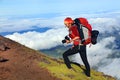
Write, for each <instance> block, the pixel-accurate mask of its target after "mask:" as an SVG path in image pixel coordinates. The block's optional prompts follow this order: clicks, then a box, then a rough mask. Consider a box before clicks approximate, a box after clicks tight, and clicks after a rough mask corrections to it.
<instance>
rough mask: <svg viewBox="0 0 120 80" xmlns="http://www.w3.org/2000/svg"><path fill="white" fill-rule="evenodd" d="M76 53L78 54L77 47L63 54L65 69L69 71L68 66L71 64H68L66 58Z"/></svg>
mask: <svg viewBox="0 0 120 80" xmlns="http://www.w3.org/2000/svg"><path fill="white" fill-rule="evenodd" d="M77 52H78V46H75V47H73V48H70V49H68V50H67V51H65V52H64V53H63V59H64V62H65V64H66V66H67V68H69V69H70V68H72V67H71V65H70V63H71V62H70V60H69V58H68V56H70V55H73V54H75V53H77Z"/></svg>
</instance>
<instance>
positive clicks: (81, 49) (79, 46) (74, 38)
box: [62, 17, 90, 77]
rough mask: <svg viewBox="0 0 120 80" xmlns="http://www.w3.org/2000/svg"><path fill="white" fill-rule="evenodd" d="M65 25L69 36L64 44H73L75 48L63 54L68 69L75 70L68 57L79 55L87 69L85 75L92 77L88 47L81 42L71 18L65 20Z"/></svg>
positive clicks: (63, 41)
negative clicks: (87, 53)
mask: <svg viewBox="0 0 120 80" xmlns="http://www.w3.org/2000/svg"><path fill="white" fill-rule="evenodd" d="M64 24H65V26H66V27H67V28H68V29H69V30H68V31H69V35H68V36H66V37H65V39H64V40H62V43H67V44H68V43H71V42H72V43H73V46H72V47H71V48H70V49H68V50H67V51H65V52H64V53H63V59H64V62H65V64H66V66H67V68H68V69H70V70H73V68H72V67H71V62H70V60H69V58H68V56H70V55H73V54H76V53H79V54H80V56H81V59H82V61H83V63H84V65H85V68H86V70H84V71H85V74H86V76H88V77H90V65H89V63H88V60H87V55H86V45H84V44H83V43H82V41H81V38H80V34H79V32H78V28H77V25H75V23H74V20H72V18H70V17H67V18H65V20H64Z"/></svg>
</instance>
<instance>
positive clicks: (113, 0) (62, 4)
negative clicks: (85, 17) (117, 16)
mask: <svg viewBox="0 0 120 80" xmlns="http://www.w3.org/2000/svg"><path fill="white" fill-rule="evenodd" d="M119 3H120V0H50V1H48V0H0V16H29V15H33V16H35V15H36V16H41V17H42V16H43V17H50V16H54V15H56V14H57V15H65V14H76V13H91V12H101V11H114V10H120V5H119Z"/></svg>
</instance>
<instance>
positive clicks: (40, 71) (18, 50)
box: [0, 36, 115, 80]
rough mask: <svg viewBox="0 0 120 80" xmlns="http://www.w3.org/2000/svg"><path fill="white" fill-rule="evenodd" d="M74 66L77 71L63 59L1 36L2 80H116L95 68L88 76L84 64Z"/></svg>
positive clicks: (0, 63) (0, 77)
mask: <svg viewBox="0 0 120 80" xmlns="http://www.w3.org/2000/svg"><path fill="white" fill-rule="evenodd" d="M72 66H73V68H74V69H75V70H76V71H70V70H68V69H67V68H66V66H65V64H64V63H63V60H57V59H54V58H51V57H49V56H46V55H44V54H43V53H41V52H39V51H36V50H33V49H30V48H28V47H26V46H24V45H21V44H19V43H17V42H15V41H13V40H10V39H8V38H5V37H3V36H0V80H115V78H113V77H111V76H108V75H105V74H103V73H102V72H97V71H95V70H92V71H91V77H90V78H88V77H87V76H86V75H85V74H84V71H83V69H84V66H82V65H79V66H78V65H74V64H73V65H72Z"/></svg>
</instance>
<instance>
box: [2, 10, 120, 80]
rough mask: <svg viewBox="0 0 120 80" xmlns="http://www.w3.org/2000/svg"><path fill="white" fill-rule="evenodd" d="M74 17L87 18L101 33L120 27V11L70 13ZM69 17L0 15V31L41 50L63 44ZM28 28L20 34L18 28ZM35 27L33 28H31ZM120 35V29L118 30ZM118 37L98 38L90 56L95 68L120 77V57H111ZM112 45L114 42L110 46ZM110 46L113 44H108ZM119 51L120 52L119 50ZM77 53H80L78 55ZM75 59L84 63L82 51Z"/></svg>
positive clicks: (90, 51)
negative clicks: (16, 17) (5, 16)
mask: <svg viewBox="0 0 120 80" xmlns="http://www.w3.org/2000/svg"><path fill="white" fill-rule="evenodd" d="M69 16H71V17H73V18H76V17H81V16H82V17H86V18H87V19H88V21H89V22H90V24H91V25H92V26H93V29H98V30H99V31H100V33H102V34H105V33H106V32H108V33H112V32H113V31H114V30H120V12H111V13H101V14H81V15H76V16H74V15H69ZM65 17H66V16H62V15H61V16H59V17H53V18H44V19H43V18H26V19H24V18H22V19H9V18H0V33H3V32H13V33H12V34H7V35H5V37H7V38H10V39H12V40H15V41H17V42H19V43H21V44H23V45H26V46H27V47H30V48H33V49H36V50H41V49H50V48H52V47H56V46H58V45H62V43H61V40H62V39H64V36H66V35H67V34H68V31H67V28H65V26H64V24H63V20H64V18H65ZM45 27H48V28H50V29H48V30H46V31H45V32H38V31H34V29H36V28H37V29H39V28H45ZM23 30H26V32H23V33H19V31H23ZM31 30H33V31H31ZM116 35H118V37H119V36H120V32H118V34H116ZM115 39H116V37H114V36H111V35H109V36H108V37H104V38H102V39H100V40H99V42H98V44H96V45H92V46H91V47H89V46H88V48H87V55H88V60H89V62H90V65H91V67H92V68H96V69H97V70H98V71H101V72H104V73H105V74H109V75H112V76H114V77H117V78H118V80H119V79H120V75H119V74H120V69H119V67H120V58H119V57H115V58H109V55H112V54H113V53H114V54H115V50H114V47H116V46H117V45H116V44H114V43H115ZM111 44H112V45H111ZM109 45H111V47H108V46H109ZM119 54H120V52H119ZM76 55H77V56H76ZM76 55H74V56H75V59H73V60H74V61H77V62H79V63H80V64H83V63H82V61H81V59H80V57H79V56H78V55H79V54H76Z"/></svg>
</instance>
